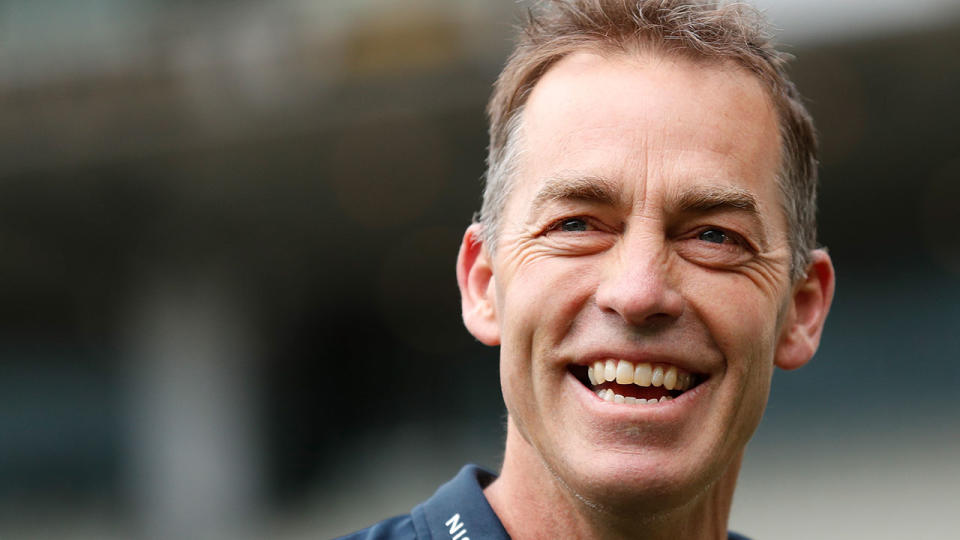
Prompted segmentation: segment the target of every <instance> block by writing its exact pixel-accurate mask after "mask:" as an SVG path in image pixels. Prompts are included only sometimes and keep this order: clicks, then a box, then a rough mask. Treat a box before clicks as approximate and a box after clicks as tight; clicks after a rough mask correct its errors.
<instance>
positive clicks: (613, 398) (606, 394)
mask: <svg viewBox="0 0 960 540" xmlns="http://www.w3.org/2000/svg"><path fill="white" fill-rule="evenodd" d="M596 392H597V396H599V397H600V399H602V400H604V401H609V402H610V403H626V404H628V405H648V404H652V403H663V402H664V401H670V400H672V399H673V398H672V397H671V396H663V397H661V398H660V399H656V398H650V399H644V398H635V397H630V396H626V397H624V396H621V395H620V394H615V393H614V392H613V390H610V389H609V388H606V389H601V390H597V391H596Z"/></svg>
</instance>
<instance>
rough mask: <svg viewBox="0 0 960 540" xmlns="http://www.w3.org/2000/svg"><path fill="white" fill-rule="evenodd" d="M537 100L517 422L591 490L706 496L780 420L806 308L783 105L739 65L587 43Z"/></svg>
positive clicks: (527, 154)
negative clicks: (781, 361) (781, 358)
mask: <svg viewBox="0 0 960 540" xmlns="http://www.w3.org/2000/svg"><path fill="white" fill-rule="evenodd" d="M523 115H524V116H523V126H522V137H521V142H520V144H521V145H522V149H523V150H522V154H521V157H520V162H519V172H518V174H517V175H516V177H515V183H514V185H513V188H512V191H511V193H510V196H509V199H508V201H507V205H506V207H505V209H504V217H503V222H502V225H501V230H500V232H499V237H498V242H497V246H496V252H495V257H494V259H493V260H492V263H491V264H492V270H493V277H492V281H491V285H490V291H491V292H490V295H491V296H492V299H491V303H492V311H493V313H494V318H495V321H496V327H497V332H498V335H497V336H496V337H497V340H498V341H499V342H500V344H501V353H500V354H501V380H502V386H503V395H504V400H505V402H506V405H507V409H508V411H509V414H510V418H511V421H512V422H513V423H514V425H515V427H516V428H517V430H519V432H520V434H521V435H522V437H523V439H524V441H525V443H526V444H527V445H528V448H529V449H530V451H531V452H533V453H534V454H535V455H537V456H538V457H539V458H540V460H541V461H542V462H543V463H544V464H545V465H546V466H547V468H549V469H550V471H551V472H552V473H553V474H554V475H555V476H556V477H557V478H558V479H559V480H560V481H561V482H562V483H563V484H564V485H565V486H567V488H568V489H570V490H572V491H573V492H575V493H576V494H578V495H579V496H581V497H583V498H586V499H587V500H590V499H596V500H605V499H609V498H610V497H617V496H625V497H628V498H630V497H633V498H636V497H651V496H652V497H662V498H663V499H664V501H665V502H666V500H668V499H671V498H672V497H671V496H680V497H681V498H688V497H689V496H690V495H691V494H692V493H695V492H699V491H702V490H703V489H705V488H706V487H707V486H709V485H710V484H711V482H714V481H716V479H717V478H718V477H719V476H720V475H721V474H722V473H723V472H724V471H725V470H727V468H728V467H730V466H731V464H733V463H735V462H736V460H737V459H738V457H739V455H740V453H741V452H742V450H743V448H744V445H745V444H746V442H747V440H748V439H749V437H750V436H751V434H752V433H753V431H754V430H755V428H756V426H757V424H758V422H759V421H760V417H761V415H762V412H763V409H764V406H765V403H766V399H767V394H768V390H769V386H770V379H771V373H772V370H773V366H774V356H775V352H776V349H777V344H778V341H779V340H780V339H781V335H780V334H781V321H782V319H783V316H784V314H785V313H786V312H787V310H788V307H789V301H790V292H791V284H790V280H789V268H790V259H789V257H790V250H789V247H788V242H787V234H786V219H785V217H784V214H783V211H782V209H781V206H780V199H779V197H780V195H779V191H778V189H777V186H776V183H775V175H776V173H777V171H778V166H779V164H780V139H779V135H778V124H777V116H776V112H775V110H774V109H773V106H772V103H771V101H770V99H769V98H768V96H767V95H766V93H765V91H764V89H763V88H762V86H761V84H760V83H759V82H758V81H757V80H756V79H755V78H754V77H753V76H752V75H751V74H749V73H748V72H746V71H745V70H743V69H741V68H738V67H735V66H733V65H731V64H719V63H711V62H707V61H701V62H694V61H692V60H687V59H679V58H663V57H659V56H653V55H633V56H627V55H620V56H600V55H596V54H591V53H587V52H582V53H578V54H574V55H571V56H568V57H566V58H565V59H564V60H562V61H561V62H559V63H558V64H556V65H555V66H554V67H552V68H551V69H550V70H549V71H548V73H547V74H546V75H545V76H544V77H543V78H542V79H541V81H540V82H539V83H538V84H537V85H536V87H535V89H534V91H533V93H532V95H531V96H530V98H529V101H528V103H527V105H526V108H525V111H524V113H523ZM621 361H623V363H622V362H621ZM598 362H599V363H602V365H603V368H604V369H602V370H598V371H605V370H606V369H607V367H606V364H608V363H611V362H612V365H613V369H614V370H615V371H618V375H622V376H623V377H625V378H622V379H620V380H621V381H628V379H631V378H632V375H635V374H636V375H639V376H640V379H641V382H640V384H636V383H633V382H623V384H620V383H618V382H617V381H605V380H604V381H603V384H602V385H598V384H594V382H595V381H591V380H590V378H589V376H588V373H587V370H588V366H593V365H595V364H596V363H598ZM626 362H628V363H626ZM638 368H639V369H638ZM658 369H659V370H662V371H663V373H664V374H666V378H667V379H668V380H670V382H669V383H667V385H666V386H673V387H674V389H673V390H667V388H666V386H664V385H663V383H661V386H657V385H656V383H657V382H659V381H658V377H659V376H658V375H656V371H657V370H658ZM672 369H676V374H675V375H676V377H675V379H671V377H674V375H670V372H671V370H672ZM648 370H649V371H648ZM627 372H629V373H631V377H626V373H627ZM592 375H593V376H594V379H597V378H602V377H603V375H605V374H600V373H599V372H595V373H592ZM648 377H650V378H652V379H653V380H652V381H649V382H648V381H646V380H645V379H646V378H648ZM674 381H676V382H674ZM684 387H689V388H688V389H687V390H685V391H681V389H682V388H684ZM598 390H599V395H598ZM617 395H621V396H624V402H623V403H618V402H619V401H620V398H617V397H616V396H617ZM664 396H668V398H664V399H663V400H661V399H660V398H661V397H664ZM611 398H612V399H613V401H609V399H611ZM626 398H632V399H626ZM638 398H639V400H643V401H639V400H638ZM669 398H672V399H669ZM647 400H650V401H648V402H645V401H647ZM653 400H656V401H655V402H654V401H653Z"/></svg>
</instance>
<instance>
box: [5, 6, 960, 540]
mask: <svg viewBox="0 0 960 540" xmlns="http://www.w3.org/2000/svg"><path fill="white" fill-rule="evenodd" d="M759 5H760V6H761V7H762V8H764V9H766V10H767V12H768V14H769V16H770V17H771V18H772V19H773V21H774V23H775V25H776V26H777V27H779V28H780V29H781V31H780V34H779V35H780V38H781V39H780V41H781V42H783V43H784V44H785V48H786V49H787V50H788V51H790V52H792V53H794V54H795V55H797V57H798V60H797V61H796V63H795V64H794V66H793V69H792V72H793V74H794V77H795V79H796V80H797V82H798V84H799V86H800V88H801V90H802V91H803V93H804V94H805V95H806V96H808V98H809V105H810V109H811V111H812V113H813V115H814V116H815V117H816V119H817V122H818V127H819V129H820V131H821V132H822V142H823V159H822V165H823V166H822V189H821V194H822V195H821V214H820V219H821V239H822V241H823V242H824V243H825V244H826V245H828V246H829V247H830V249H831V252H832V254H833V257H834V261H835V264H836V266H837V271H838V279H839V288H838V294H837V297H836V300H835V304H834V310H833V312H832V314H831V317H830V321H829V324H828V326H827V330H826V333H825V336H824V340H823V344H822V347H821V351H820V353H818V355H817V357H816V358H815V359H814V361H813V362H812V363H811V364H810V365H809V366H807V367H805V368H803V369H802V370H800V371H798V372H793V373H778V374H777V375H776V377H775V380H774V390H773V395H772V397H771V401H770V406H769V409H768V412H767V415H766V417H765V419H764V421H763V424H762V425H761V427H760V429H759V431H758V433H757V435H756V437H755V438H754V441H753V442H752V443H751V446H750V447H749V449H748V455H747V461H746V463H745V465H744V469H743V472H742V475H741V482H740V488H739V490H738V492H737V498H736V501H735V504H734V510H733V515H732V518H731V527H732V528H733V529H736V530H739V531H740V532H743V533H747V534H748V535H750V536H755V537H757V538H780V539H784V538H810V537H823V538H891V539H892V538H947V537H950V536H951V535H953V534H955V531H956V530H957V528H958V527H960V518H958V516H957V512H956V509H957V507H956V501H957V500H958V488H960V460H958V457H957V456H960V397H958V395H960V394H958V392H957V388H958V383H960V228H958V223H960V219H958V218H960V209H958V201H960V134H958V131H957V126H958V125H960V106H958V105H957V101H956V99H957V96H958V95H960V60H958V58H960V57H958V55H957V53H958V52H960V6H958V5H957V4H956V2H955V1H953V0H923V1H913V2H892V1H890V2H877V1H867V0H860V1H845V2H828V1H826V0H817V1H813V0H807V1H787V0H780V1H776V0H765V1H762V2H759ZM522 9H523V7H522V6H521V5H518V4H515V3H514V2H512V1H510V0H497V1H491V0H456V1H453V0H406V1H402V2H401V1H396V0H363V1H357V0H354V1H349V2H348V1H346V0H343V1H336V0H330V1H320V0H317V1H308V0H289V1H287V0H283V1H281V0H277V1H272V2H255V1H249V0H247V1H236V0H234V1H226V0H203V1H196V0H194V1H189V2H188V1H180V0H0V537H2V538H4V539H5V540H6V539H19V538H27V539H40V538H50V539H53V538H98V539H112V538H145V539H167V538H177V539H180V538H184V539H190V538H198V539H200V538H204V539H205V538H231V539H234V538H240V539H242V538H278V539H301V538H303V539H306V538H329V537H333V536H336V535H338V534H341V533H346V532H348V531H350V530H352V529H356V528H359V527H362V526H365V525H368V524H370V523H372V522H374V521H376V520H378V519H380V518H383V517H386V516H388V515H392V514H398V513H406V512H408V511H409V509H410V508H411V507H412V506H413V505H414V504H416V503H417V502H419V501H420V500H423V499H424V498H426V497H428V496H429V495H430V494H431V493H432V492H433V491H434V489H435V488H436V487H437V486H438V485H439V484H440V483H441V482H443V481H444V480H446V479H448V478H449V477H451V476H452V475H453V474H455V473H456V471H457V470H458V469H459V467H460V466H461V465H462V464H463V463H465V462H475V463H479V464H482V465H485V466H487V467H490V468H496V467H497V466H498V465H499V460H500V452H501V445H502V438H503V422H504V410H503V405H502V402H501V399H500V393H499V383H498V376H497V360H496V355H497V353H496V351H495V350H493V349H487V348H484V347H482V346H481V345H479V344H478V343H476V342H475V341H474V340H473V339H472V338H471V337H470V336H469V334H467V332H466V331H465V330H464V329H463V328H462V325H461V323H460V316H459V298H458V293H457V290H456V283H455V279H454V268H453V265H454V260H455V257H456V252H457V247H458V243H459V240H460V235H461V234H462V230H463V228H464V227H465V226H466V225H467V224H468V223H469V221H470V216H471V214H472V212H473V211H475V210H476V209H478V207H479V197H480V189H481V182H480V178H481V175H482V173H483V160H484V157H485V146H486V125H485V118H484V114H483V107H484V105H485V101H486V98H487V96H488V94H489V90H490V86H491V84H492V82H493V80H494V78H495V77H496V74H497V72H498V71H499V68H500V67H501V65H502V63H503V62H504V60H505V58H506V55H507V54H508V52H509V50H510V46H511V39H512V38H511V36H512V23H514V22H516V21H517V16H518V14H519V13H520V12H521V10H522Z"/></svg>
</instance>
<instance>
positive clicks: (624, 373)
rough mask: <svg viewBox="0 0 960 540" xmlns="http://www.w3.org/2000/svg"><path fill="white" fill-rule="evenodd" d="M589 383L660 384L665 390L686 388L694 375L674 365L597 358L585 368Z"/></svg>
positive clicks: (691, 382)
mask: <svg viewBox="0 0 960 540" xmlns="http://www.w3.org/2000/svg"><path fill="white" fill-rule="evenodd" d="M587 377H588V378H589V379H590V384H593V385H597V384H603V383H604V382H606V381H617V383H618V384H631V383H633V384H635V385H637V386H662V387H664V388H666V389H667V390H687V389H688V388H690V387H691V386H693V383H694V375H693V374H691V373H687V372H686V371H683V370H682V369H678V368H677V367H676V366H669V365H661V364H648V363H645V362H644V363H641V364H636V365H634V364H633V363H632V362H628V361H626V360H613V359H610V360H599V361H597V362H594V363H593V365H592V366H589V367H588V368H587Z"/></svg>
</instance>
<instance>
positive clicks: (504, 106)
mask: <svg viewBox="0 0 960 540" xmlns="http://www.w3.org/2000/svg"><path fill="white" fill-rule="evenodd" d="M638 46H646V47H648V48H652V49H653V50H654V51H655V52H657V53H660V54H667V55H686V56H689V57H693V58H706V59H716V60H718V61H722V60H732V61H734V62H736V63H738V64H739V65H741V66H743V67H745V68H746V69H748V70H749V71H750V72H751V73H753V74H754V75H755V76H756V77H757V78H758V79H760V81H761V82H762V83H763V84H764V86H765V87H766V89H767V90H768V92H769V95H770V96H771V98H772V100H773V103H774V105H775V108H776V110H777V114H778V118H779V121H780V139H781V142H780V144H781V162H782V163H781V166H780V172H779V174H778V176H777V179H776V180H777V185H778V187H779V188H780V192H781V199H782V205H783V209H784V212H785V214H786V217H787V227H788V240H789V243H790V249H791V262H790V274H791V277H792V278H793V279H794V280H796V279H799V278H801V277H803V275H804V272H805V271H806V267H807V265H808V264H809V262H810V256H811V252H812V251H813V249H814V248H815V247H816V241H817V223H816V197H817V152H818V148H817V137H816V132H815V130H814V127H813V120H812V119H811V117H810V114H809V113H808V112H807V110H806V107H805V106H804V104H803V102H802V98H801V97H800V94H799V92H798V91H797V89H796V87H795V86H794V84H793V82H792V81H790V79H789V77H788V76H787V73H786V67H785V66H786V62H787V61H788V59H789V56H788V55H786V54H784V53H781V52H779V51H777V50H776V48H775V47H774V44H773V38H772V35H771V32H770V31H769V25H768V23H767V22H766V19H765V18H764V17H763V15H762V14H760V13H759V12H758V11H757V10H756V9H754V8H752V7H750V6H748V5H746V4H743V3H727V2H706V1H697V0H547V1H545V2H538V3H537V4H536V6H535V8H534V9H531V10H530V11H529V12H528V17H527V20H526V23H525V24H524V26H523V29H522V33H521V36H520V41H519V43H518V44H517V46H516V48H515V49H514V51H513V54H511V55H510V58H509V59H508V60H507V64H506V66H505V67H504V69H503V71H502V72H501V73H500V76H499V77H498V78H497V81H496V83H495V84H494V91H493V95H492V96H491V98H490V102H489V104H488V105H487V115H488V117H489V120H490V129H489V133H490V146H489V149H488V156H487V172H486V175H485V184H484V192H483V203H482V206H481V208H480V213H479V215H478V216H475V219H476V220H477V221H479V222H480V224H481V225H482V233H481V238H482V240H483V242H484V244H485V245H486V246H487V249H488V250H490V252H491V253H493V251H494V250H495V249H496V244H497V235H498V233H499V228H500V224H501V223H500V222H501V218H502V213H503V208H504V206H505V204H506V200H507V197H508V196H509V194H510V190H511V187H512V182H511V179H512V178H513V176H515V173H516V170H517V167H518V163H517V162H518V161H519V159H518V158H519V155H520V153H521V152H522V144H521V143H520V141H519V138H520V136H521V127H522V116H523V114H522V113H523V109H524V105H525V104H526V100H527V98H528V97H529V95H530V92H531V91H532V90H533V87H534V86H535V85H536V84H537V82H538V81H539V80H540V78H541V77H542V76H543V74H544V73H546V72H547V70H549V69H550V67H552V66H553V65H554V64H555V63H557V62H558V61H559V60H561V59H562V58H564V57H565V56H567V55H569V54H571V53H573V52H576V51H582V50H601V51H609V50H612V51H621V52H628V51H631V50H634V49H636V48H637V47H638Z"/></svg>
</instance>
